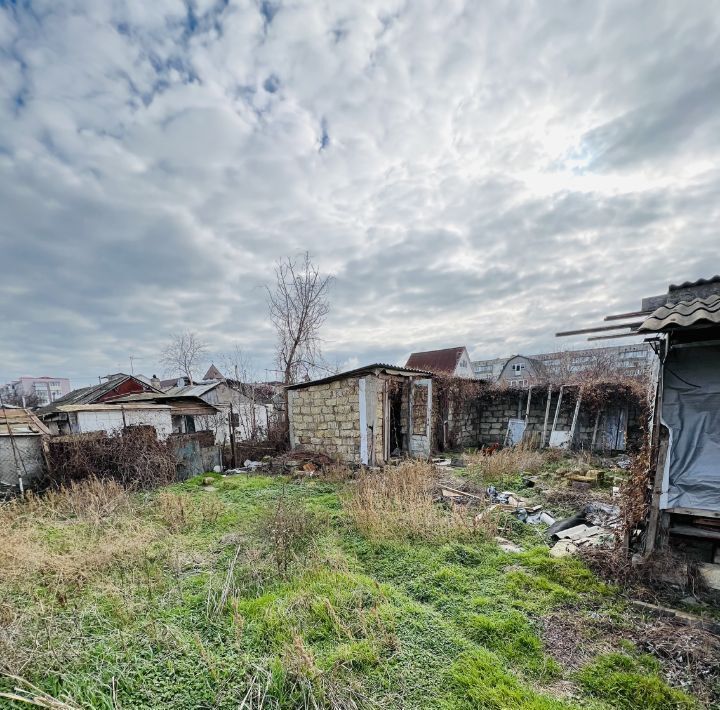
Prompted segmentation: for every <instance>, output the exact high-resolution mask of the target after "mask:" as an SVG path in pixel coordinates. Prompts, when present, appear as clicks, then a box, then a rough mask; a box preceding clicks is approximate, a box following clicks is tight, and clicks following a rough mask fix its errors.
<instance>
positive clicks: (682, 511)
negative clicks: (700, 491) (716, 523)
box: [665, 508, 720, 519]
mask: <svg viewBox="0 0 720 710" xmlns="http://www.w3.org/2000/svg"><path fill="white" fill-rule="evenodd" d="M665 512H667V513H676V514H677V515H697V516H699V517H701V518H718V519H720V512H718V511H716V510H703V509H702V508H667V509H666V511H665Z"/></svg>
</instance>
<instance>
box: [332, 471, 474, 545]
mask: <svg viewBox="0 0 720 710" xmlns="http://www.w3.org/2000/svg"><path fill="white" fill-rule="evenodd" d="M435 479H436V470H435V467H434V466H432V464H429V463H425V462H419V461H417V462H413V461H407V462H404V463H402V464H400V465H399V466H389V467H386V468H384V469H383V470H382V471H380V472H368V473H366V474H364V475H362V476H361V477H360V478H359V479H358V480H357V481H356V482H355V483H354V484H352V488H351V491H350V495H349V496H347V497H346V499H345V507H346V509H347V510H348V512H349V513H350V515H351V516H352V517H353V519H354V520H355V524H356V525H357V527H358V529H359V530H360V531H361V532H362V533H363V534H364V535H367V536H368V537H370V538H374V539H389V538H396V539H398V538H399V539H410V540H449V539H458V538H465V537H468V536H470V535H472V534H473V533H475V532H477V526H476V525H475V523H474V521H473V520H472V518H471V517H470V516H468V515H467V513H465V512H463V511H458V510H455V509H453V510H449V511H448V510H445V509H443V508H441V507H440V506H438V505H436V504H435V503H434V502H433V490H434V487H435V485H436V480H435Z"/></svg>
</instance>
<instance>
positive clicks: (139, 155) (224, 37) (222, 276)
mask: <svg viewBox="0 0 720 710" xmlns="http://www.w3.org/2000/svg"><path fill="white" fill-rule="evenodd" d="M719 34H720V13H718V12H717V7H716V5H715V4H714V3H711V2H706V1H703V0H696V1H693V0H691V1H690V2H687V1H685V2H680V1H679V0H678V1H677V2H670V3H667V2H659V1H658V0H651V1H650V2H646V3H640V2H628V1H627V0H622V1H620V2H603V3H597V2H594V1H593V2H590V1H588V2H578V1H577V0H568V1H567V2H561V1H556V0H553V2H517V1H515V0H513V1H508V2H502V1H496V2H477V1H476V0H464V1H463V0H437V1H435V2H433V1H431V0H406V1H396V0H385V1H384V2H375V1H374V0H357V1H356V0H343V1H342V2H329V1H328V2H322V1H321V0H307V1H303V0H296V1H288V2H283V1H281V0H277V1H275V0H264V1H259V0H230V2H222V1H221V2H217V1H215V0H185V1H183V0H153V1H152V2H147V0H128V1H126V2H121V1H120V0H117V1H113V0H93V1H92V2H87V1H86V0H77V1H75V0H62V1H60V2H59V1H58V0H32V1H31V0H25V1H24V2H23V1H22V0H18V1H17V2H8V1H7V0H5V1H3V0H0V57H1V62H2V64H1V67H2V70H1V71H0V304H1V307H2V311H1V319H0V380H1V381H5V380H7V379H9V378H13V377H17V376H19V375H22V374H31V375H42V374H49V375H56V376H57V375H68V376H70V377H71V378H72V379H73V381H74V383H75V384H76V385H82V384H86V383H89V382H91V381H93V380H95V379H96V378H97V375H99V374H105V373H106V372H108V371H117V370H119V369H122V370H128V369H129V367H130V364H129V356H131V355H133V356H134V357H135V358H136V360H135V368H136V371H138V370H139V371H142V372H144V373H146V374H148V375H150V374H152V372H155V371H157V370H159V366H158V365H157V361H158V353H159V351H160V349H161V347H162V344H163V342H164V341H165V340H166V338H167V337H168V335H169V334H170V333H172V332H174V331H178V330H187V329H190V330H196V331H198V332H200V333H201V334H202V337H203V338H204V339H205V340H206V341H207V342H208V343H209V345H210V346H211V349H212V350H213V351H214V352H216V353H220V352H222V351H225V350H228V349H230V348H231V347H232V346H233V345H234V344H236V343H237V344H239V345H240V346H241V347H242V348H243V349H244V350H245V351H246V352H248V353H249V354H251V355H252V356H253V357H254V359H255V362H256V365H257V366H258V367H259V368H261V369H262V368H271V367H272V366H273V365H272V347H273V332H272V330H271V328H270V326H269V324H268V322H267V318H266V314H265V311H266V309H265V304H264V294H263V284H264V283H266V282H268V281H269V280H270V279H271V277H272V265H273V262H274V260H276V259H278V258H280V257H283V256H285V255H294V254H298V253H300V252H302V251H304V250H309V251H310V252H311V254H312V255H313V257H314V258H315V260H316V261H317V262H318V263H319V265H320V267H321V268H322V269H323V271H325V272H329V273H333V274H334V275H335V277H336V281H335V284H334V289H333V292H332V313H331V316H330V318H329V320H328V322H327V325H326V327H325V330H324V336H325V341H326V343H325V352H326V355H327V357H328V360H330V361H331V362H339V363H344V364H357V363H363V362H367V361H377V360H382V361H389V362H397V361H402V360H404V358H405V357H406V356H407V354H408V353H409V352H410V351H411V350H413V349H429V348H433V347H442V346H449V345H456V344H467V346H468V348H469V349H470V351H471V354H472V355H474V356H476V357H478V358H481V357H494V356H500V355H503V354H508V355H509V354H512V353H515V352H526V353H530V352H533V351H535V352H537V351H544V350H554V349H556V348H557V347H558V346H559V345H560V344H562V345H565V344H566V343H565V342H564V341H562V342H561V341H558V340H556V339H555V338H554V337H553V333H554V332H555V331H556V330H558V329H562V328H565V327H571V326H582V325H593V324H595V323H597V322H598V321H599V320H600V319H601V318H602V316H604V315H605V314H607V313H612V312H618V311H623V310H634V309H635V308H637V307H638V306H639V300H640V298H641V297H642V296H648V295H654V294H657V293H662V292H664V291H665V289H666V287H667V284H668V283H670V282H677V281H682V280H686V279H692V278H699V277H702V276H710V275H712V274H714V273H716V272H719V271H720V238H719V237H718V230H717V225H718V218H719V216H720V215H719V212H720V168H719V167H718V166H720V160H719V159H720V66H718V65H719V64H720V53H719V52H718V47H719V46H720V41H719V40H720V37H719ZM621 342H623V341H621ZM567 344H570V345H573V344H574V345H578V346H579V345H581V344H582V341H576V342H575V343H572V342H570V343H567Z"/></svg>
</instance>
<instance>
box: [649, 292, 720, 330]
mask: <svg viewBox="0 0 720 710" xmlns="http://www.w3.org/2000/svg"><path fill="white" fill-rule="evenodd" d="M700 325H720V295H716V296H708V297H707V298H695V299H693V300H692V301H680V302H679V303H676V304H674V305H670V304H668V305H665V306H660V308H658V309H657V310H655V311H653V313H652V314H651V315H650V316H648V318H646V319H645V320H644V321H643V324H642V325H641V326H640V328H638V333H659V332H663V331H668V330H676V329H679V328H691V327H692V326H700Z"/></svg>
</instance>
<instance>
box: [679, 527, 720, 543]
mask: <svg viewBox="0 0 720 710" xmlns="http://www.w3.org/2000/svg"><path fill="white" fill-rule="evenodd" d="M668 532H669V533H670V534H671V535H682V536H683V537H702V538H705V539H707V540H720V530H705V529H704V528H696V527H695V526H694V525H673V526H671V527H670V529H669V530H668Z"/></svg>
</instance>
